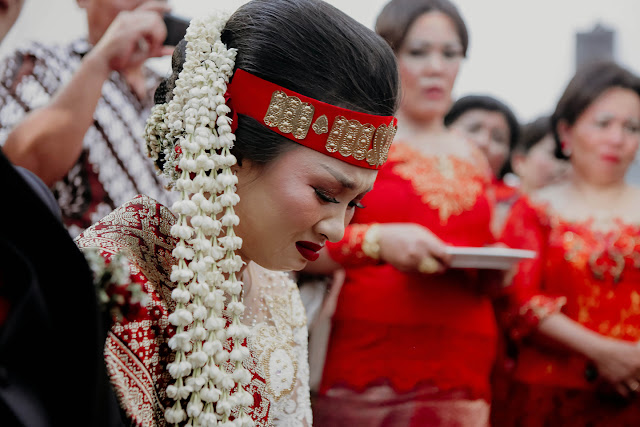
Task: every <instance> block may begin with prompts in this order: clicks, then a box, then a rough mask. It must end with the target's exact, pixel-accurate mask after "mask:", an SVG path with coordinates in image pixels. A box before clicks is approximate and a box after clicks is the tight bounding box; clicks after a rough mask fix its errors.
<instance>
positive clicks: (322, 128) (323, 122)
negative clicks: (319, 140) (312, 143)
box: [311, 114, 329, 135]
mask: <svg viewBox="0 0 640 427" xmlns="http://www.w3.org/2000/svg"><path fill="white" fill-rule="evenodd" d="M311 127H312V128H313V131H314V132H315V133H316V134H317V135H322V134H323V133H327V132H329V119H327V116H325V115H324V114H323V115H321V116H320V117H318V120H316V122H315V123H314V124H313V126H311Z"/></svg>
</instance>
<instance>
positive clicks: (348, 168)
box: [271, 146, 377, 192]
mask: <svg viewBox="0 0 640 427" xmlns="http://www.w3.org/2000/svg"><path fill="white" fill-rule="evenodd" d="M271 166H272V167H276V168H278V169H280V172H281V173H283V174H284V175H290V174H296V175H298V176H304V175H323V176H333V178H334V179H335V180H336V181H338V182H339V183H340V184H342V186H343V187H345V188H347V189H350V190H357V191H358V192H361V191H367V190H369V189H370V188H371V187H372V186H373V182H374V181H375V178H376V176H377V171H376V170H374V169H367V168H363V167H359V166H355V165H352V164H349V163H347V162H343V161H340V160H339V159H336V158H333V157H330V156H327V155H324V154H322V153H320V152H318V151H315V150H312V149H310V148H307V147H304V146H298V147H295V148H293V149H291V150H289V151H287V152H285V153H283V154H282V155H280V156H278V157H277V158H276V159H274V161H273V164H272V165H271Z"/></svg>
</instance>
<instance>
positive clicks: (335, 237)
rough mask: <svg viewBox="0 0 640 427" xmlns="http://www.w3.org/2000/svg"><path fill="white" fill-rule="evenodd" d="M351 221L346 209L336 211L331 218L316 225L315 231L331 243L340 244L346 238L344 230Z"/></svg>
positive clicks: (326, 218) (324, 219)
mask: <svg viewBox="0 0 640 427" xmlns="http://www.w3.org/2000/svg"><path fill="white" fill-rule="evenodd" d="M350 219H351V218H350V217H349V218H348V217H347V212H346V211H345V210H344V209H335V211H334V212H333V213H332V214H331V215H330V216H327V217H325V218H323V219H322V220H320V221H319V222H318V223H317V224H316V227H315V231H316V233H319V234H321V235H323V236H324V237H325V238H326V239H327V240H329V241H330V242H339V241H340V240H341V239H342V238H343V237H344V230H345V227H346V225H347V224H348V223H349V220H350Z"/></svg>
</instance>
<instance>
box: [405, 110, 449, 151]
mask: <svg viewBox="0 0 640 427" xmlns="http://www.w3.org/2000/svg"><path fill="white" fill-rule="evenodd" d="M396 117H397V118H398V139H402V140H403V141H404V142H405V143H406V142H411V141H412V140H420V139H421V138H420V136H433V135H438V134H444V133H446V132H447V129H446V128H445V126H444V121H443V117H442V116H441V115H434V116H431V117H426V118H425V117H423V118H416V117H413V116H411V115H408V114H406V113H404V112H403V111H402V110H400V111H398V114H397V116H396Z"/></svg>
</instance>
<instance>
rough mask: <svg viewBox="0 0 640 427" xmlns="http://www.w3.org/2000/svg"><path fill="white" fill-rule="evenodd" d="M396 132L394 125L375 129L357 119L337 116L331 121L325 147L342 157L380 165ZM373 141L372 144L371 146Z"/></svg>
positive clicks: (385, 157)
mask: <svg viewBox="0 0 640 427" xmlns="http://www.w3.org/2000/svg"><path fill="white" fill-rule="evenodd" d="M395 134H396V127H395V126H393V125H391V124H389V126H386V125H380V126H378V129H376V128H375V127H374V126H373V125H371V124H365V125H363V124H362V123H360V122H359V121H357V120H347V118H346V117H343V116H338V117H336V118H335V120H334V121H333V126H332V127H331V132H330V133H329V138H327V144H326V145H325V148H326V149H327V151H328V152H330V153H335V152H336V151H337V152H339V153H340V154H342V155H343V156H344V157H349V156H353V158H354V159H356V160H365V159H366V160H367V163H369V164H370V165H371V166H376V167H378V166H382V164H383V163H384V162H385V161H386V160H387V152H388V151H389V148H390V147H391V143H392V142H393V138H394V136H395ZM372 141H373V146H372V148H371V149H369V147H370V146H371V144H372Z"/></svg>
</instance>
